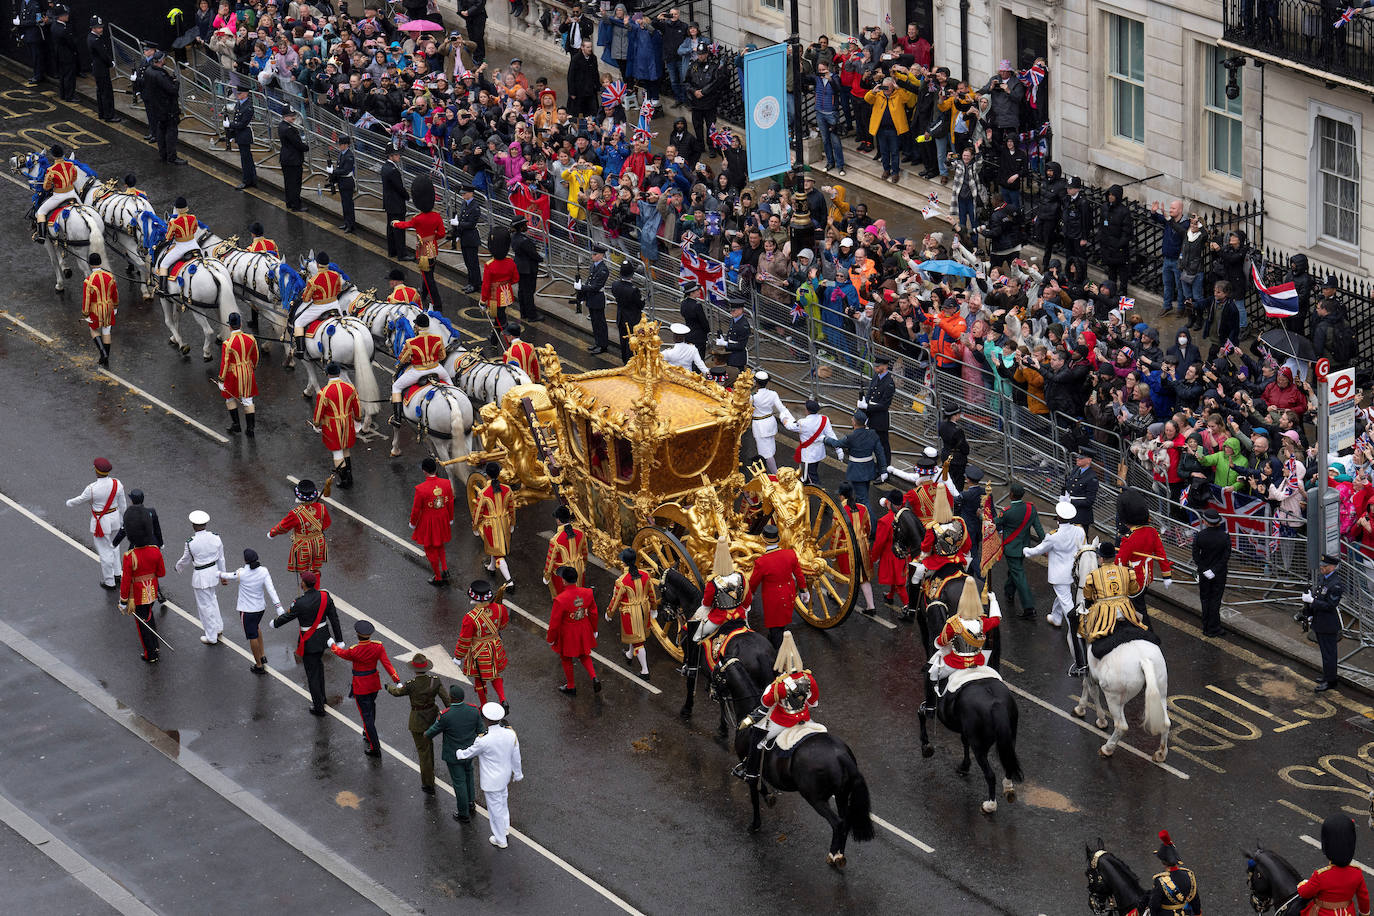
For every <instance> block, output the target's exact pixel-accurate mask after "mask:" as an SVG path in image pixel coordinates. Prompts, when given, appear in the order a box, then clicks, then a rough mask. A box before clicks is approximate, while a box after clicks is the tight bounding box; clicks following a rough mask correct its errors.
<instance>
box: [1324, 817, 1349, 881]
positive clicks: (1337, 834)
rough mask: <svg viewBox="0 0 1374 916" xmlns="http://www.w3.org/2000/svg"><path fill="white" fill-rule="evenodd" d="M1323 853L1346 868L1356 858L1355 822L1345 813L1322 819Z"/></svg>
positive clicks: (1332, 861)
mask: <svg viewBox="0 0 1374 916" xmlns="http://www.w3.org/2000/svg"><path fill="white" fill-rule="evenodd" d="M1322 855H1324V856H1326V857H1327V858H1328V859H1330V860H1331V864H1332V865H1339V866H1340V867H1342V868H1344V867H1345V866H1347V865H1349V864H1350V860H1351V859H1354V858H1355V822H1354V821H1352V820H1351V819H1350V817H1349V816H1348V815H1345V814H1333V815H1331V816H1330V817H1328V818H1327V819H1326V820H1324V821H1322Z"/></svg>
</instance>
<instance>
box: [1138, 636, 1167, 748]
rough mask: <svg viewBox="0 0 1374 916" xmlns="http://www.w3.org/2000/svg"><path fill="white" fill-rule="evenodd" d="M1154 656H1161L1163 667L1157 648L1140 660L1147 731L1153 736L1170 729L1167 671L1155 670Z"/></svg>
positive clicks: (1162, 657)
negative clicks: (1166, 692) (1142, 672)
mask: <svg viewBox="0 0 1374 916" xmlns="http://www.w3.org/2000/svg"><path fill="white" fill-rule="evenodd" d="M1152 655H1159V659H1160V662H1161V665H1160V667H1163V664H1162V663H1163V661H1164V656H1163V655H1162V654H1160V653H1159V650H1158V649H1157V648H1156V649H1155V652H1154V653H1150V654H1146V655H1144V656H1143V657H1142V658H1141V659H1140V668H1141V670H1142V671H1144V673H1145V721H1144V725H1145V731H1147V732H1149V733H1150V734H1152V735H1160V734H1163V733H1164V731H1165V730H1166V729H1167V728H1168V727H1169V709H1168V707H1167V705H1166V703H1167V702H1168V701H1167V699H1166V698H1165V696H1164V691H1166V690H1168V689H1169V688H1168V683H1169V681H1168V678H1169V675H1168V673H1167V671H1157V670H1155V660H1154V658H1153V657H1151V656H1152Z"/></svg>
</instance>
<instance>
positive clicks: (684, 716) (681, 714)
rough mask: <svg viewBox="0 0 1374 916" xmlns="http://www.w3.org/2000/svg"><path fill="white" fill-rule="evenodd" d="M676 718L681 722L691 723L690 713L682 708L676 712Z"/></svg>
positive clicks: (685, 708)
mask: <svg viewBox="0 0 1374 916" xmlns="http://www.w3.org/2000/svg"><path fill="white" fill-rule="evenodd" d="M677 717H678V718H679V719H681V720H682V721H683V722H690V721H692V711H691V710H690V709H688V708H687V707H686V706H684V707H682V708H681V709H679V710H678V711H677Z"/></svg>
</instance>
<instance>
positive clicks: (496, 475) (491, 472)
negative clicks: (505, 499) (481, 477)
mask: <svg viewBox="0 0 1374 916" xmlns="http://www.w3.org/2000/svg"><path fill="white" fill-rule="evenodd" d="M482 470H483V471H485V472H486V475H487V477H488V478H490V479H491V481H492V483H495V482H496V481H498V480H500V479H501V465H499V464H497V463H496V462H495V461H488V462H487V466H486V467H485V468H483V469H482Z"/></svg>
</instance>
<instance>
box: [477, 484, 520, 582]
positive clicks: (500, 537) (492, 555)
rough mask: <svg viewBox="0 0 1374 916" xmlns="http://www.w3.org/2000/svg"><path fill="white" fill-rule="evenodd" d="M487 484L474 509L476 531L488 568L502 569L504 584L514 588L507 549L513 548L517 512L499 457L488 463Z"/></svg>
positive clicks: (483, 564) (478, 496)
mask: <svg viewBox="0 0 1374 916" xmlns="http://www.w3.org/2000/svg"><path fill="white" fill-rule="evenodd" d="M486 473H487V481H488V483H487V485H486V486H485V487H483V488H482V492H481V493H479V494H478V495H477V505H476V507H475V508H474V509H473V512H472V533H473V534H475V535H477V536H478V537H480V538H481V539H482V547H483V548H484V549H485V550H486V553H487V559H486V560H485V561H484V562H483V563H482V566H483V567H484V568H485V569H486V570H487V571H488V572H496V571H498V570H499V571H500V572H501V576H502V578H504V579H505V580H506V581H505V585H504V586H503V588H507V589H509V588H511V587H512V586H513V585H514V583H513V582H512V581H511V576H510V567H509V566H507V565H506V551H508V550H509V549H510V537H511V535H512V534H513V533H514V532H515V513H514V511H513V509H514V507H513V506H512V505H511V499H512V497H511V489H510V487H508V486H506V485H505V484H503V483H502V482H501V465H499V464H497V463H496V462H495V461H492V462H489V463H488V464H487V467H486Z"/></svg>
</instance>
